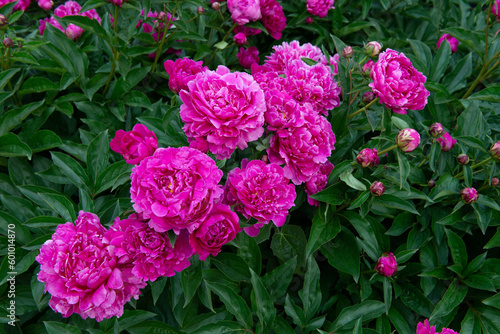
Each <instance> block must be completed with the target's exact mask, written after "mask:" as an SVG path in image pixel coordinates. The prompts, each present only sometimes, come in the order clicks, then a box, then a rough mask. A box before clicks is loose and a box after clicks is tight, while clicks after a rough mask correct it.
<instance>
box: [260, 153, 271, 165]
mask: <svg viewBox="0 0 500 334" xmlns="http://www.w3.org/2000/svg"><path fill="white" fill-rule="evenodd" d="M260 160H262V161H264V162H265V163H266V164H267V163H268V162H269V157H268V156H267V154H264V155H262V156H261V157H260Z"/></svg>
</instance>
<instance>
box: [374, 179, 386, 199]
mask: <svg viewBox="0 0 500 334" xmlns="http://www.w3.org/2000/svg"><path fill="white" fill-rule="evenodd" d="M370 192H371V193H372V195H373V196H377V197H378V196H382V195H383V194H384V192H385V186H384V184H383V183H382V182H380V181H375V182H373V183H372V184H371V186H370Z"/></svg>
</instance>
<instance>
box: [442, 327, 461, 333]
mask: <svg viewBox="0 0 500 334" xmlns="http://www.w3.org/2000/svg"><path fill="white" fill-rule="evenodd" d="M441 334H459V333H458V332H455V331H454V330H453V329H450V328H443V330H442V331H441Z"/></svg>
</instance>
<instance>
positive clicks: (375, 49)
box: [365, 42, 382, 57]
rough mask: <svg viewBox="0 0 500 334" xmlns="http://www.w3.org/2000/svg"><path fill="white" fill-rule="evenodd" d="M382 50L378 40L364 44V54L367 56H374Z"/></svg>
mask: <svg viewBox="0 0 500 334" xmlns="http://www.w3.org/2000/svg"><path fill="white" fill-rule="evenodd" d="M381 50H382V45H380V43H379V42H370V43H368V44H366V46H365V54H366V55H367V56H368V57H376V56H378V54H379V53H380V51H381Z"/></svg>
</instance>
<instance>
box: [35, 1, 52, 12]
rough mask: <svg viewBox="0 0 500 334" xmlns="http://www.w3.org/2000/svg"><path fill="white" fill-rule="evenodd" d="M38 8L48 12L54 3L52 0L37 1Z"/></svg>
mask: <svg viewBox="0 0 500 334" xmlns="http://www.w3.org/2000/svg"><path fill="white" fill-rule="evenodd" d="M37 1H38V6H39V7H40V8H42V9H45V10H49V9H51V8H52V6H54V2H53V1H52V0H37Z"/></svg>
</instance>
